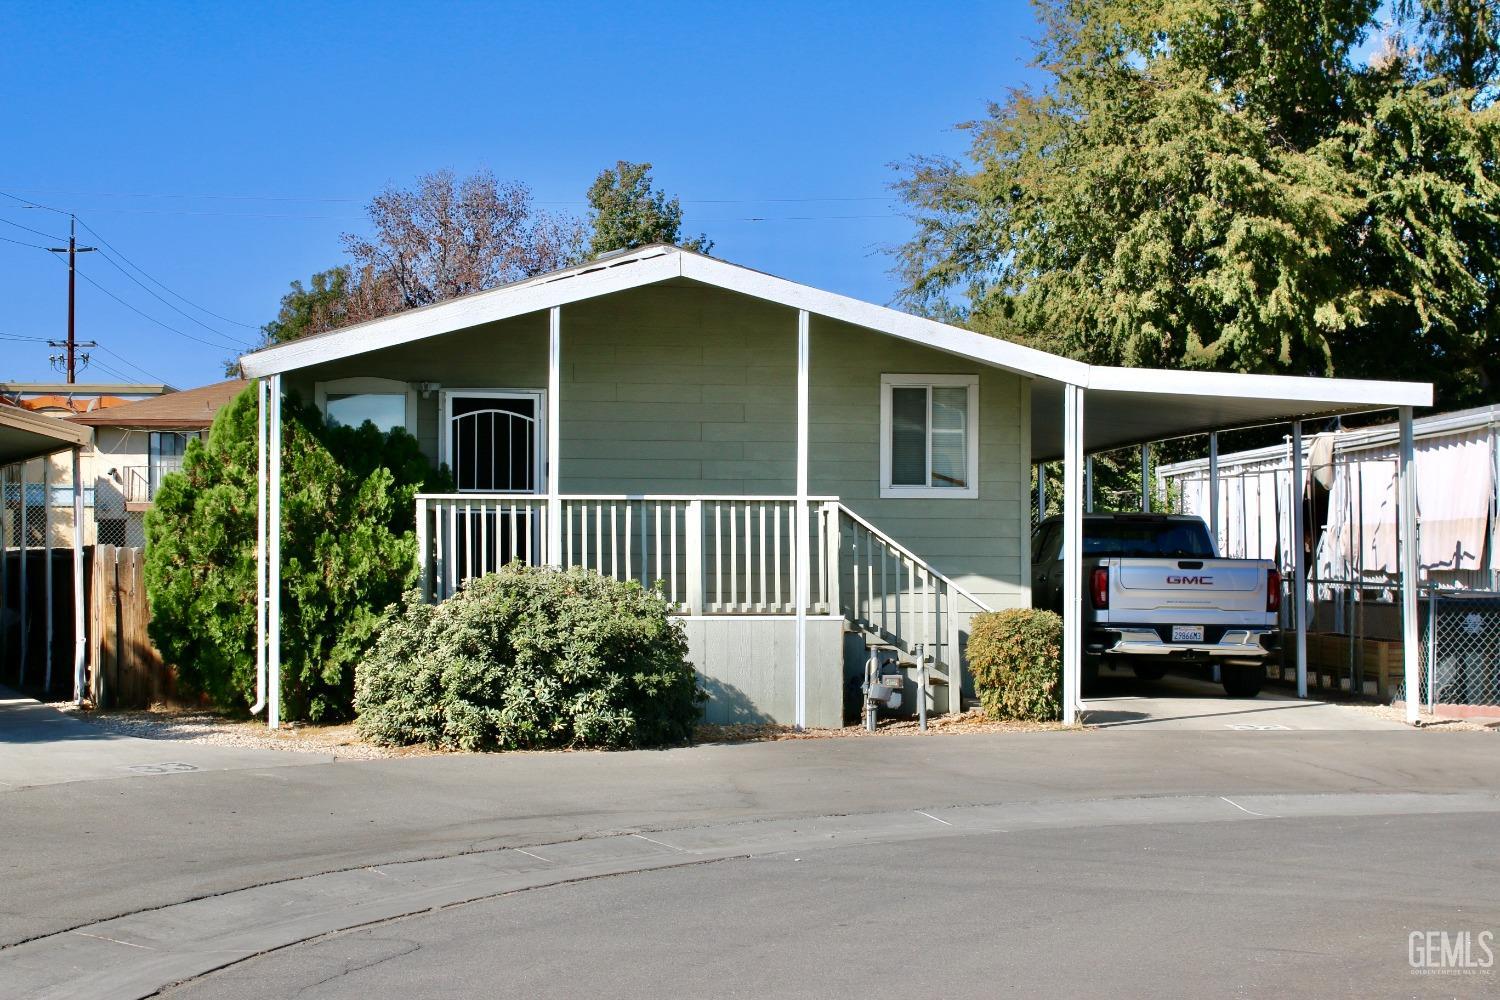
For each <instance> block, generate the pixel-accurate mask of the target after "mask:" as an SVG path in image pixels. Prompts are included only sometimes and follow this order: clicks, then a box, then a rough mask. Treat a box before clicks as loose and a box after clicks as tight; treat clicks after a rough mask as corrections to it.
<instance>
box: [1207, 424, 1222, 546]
mask: <svg viewBox="0 0 1500 1000" xmlns="http://www.w3.org/2000/svg"><path fill="white" fill-rule="evenodd" d="M1208 533H1209V536H1210V537H1211V538H1213V540H1214V548H1215V549H1218V548H1219V432H1218V431H1210V432H1209V435H1208ZM1223 554H1224V553H1223V551H1222V550H1221V551H1220V552H1219V555H1221V556H1222V555H1223Z"/></svg>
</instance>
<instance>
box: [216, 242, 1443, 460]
mask: <svg viewBox="0 0 1500 1000" xmlns="http://www.w3.org/2000/svg"><path fill="white" fill-rule="evenodd" d="M683 280H687V281H693V282H699V283H701V284H705V285H710V286H713V287H716V288H722V289H725V290H728V291H733V292H738V293H741V294H744V295H748V296H752V297H754V298H758V299H762V300H765V301H769V302H775V303H778V304H781V305H784V306H787V307H789V308H793V309H805V310H807V311H808V312H809V313H811V314H813V315H816V316H824V317H828V318H830V319H835V320H839V321H842V322H845V323H850V324H852V325H855V326H861V327H865V328H866V329H869V330H873V331H876V332H879V333H883V334H886V335H888V336H892V337H898V338H900V339H903V340H910V341H914V342H916V343H920V344H925V345H927V346H929V347H932V348H936V349H937V350H941V351H945V352H947V353H949V354H953V355H956V356H959V357H963V358H968V359H972V360H974V361H979V362H981V363H983V364H987V365H991V366H994V367H996V368H1001V369H1005V370H1007V371H1012V372H1015V373H1017V374H1020V375H1024V376H1027V377H1030V378H1031V379H1033V385H1032V403H1031V447H1032V458H1033V460H1037V461H1041V460H1050V459H1054V458H1056V457H1058V456H1059V455H1061V454H1062V414H1063V406H1062V396H1063V392H1062V390H1063V386H1064V385H1069V384H1071V385H1077V386H1081V387H1083V388H1084V389H1086V390H1087V393H1086V395H1085V415H1084V448H1085V450H1087V451H1103V450H1107V449H1109V448H1116V447H1124V446H1126V445H1130V444H1137V443H1140V442H1143V441H1154V440H1161V439H1164V438H1172V437H1180V436H1183V435H1186V434H1194V433H1203V432H1207V431H1211V430H1223V429H1227V428H1231V427H1244V426H1251V425H1255V424H1265V423H1273V422H1277V421H1283V420H1291V419H1297V418H1306V417H1316V416H1324V415H1330V414H1335V413H1347V412H1351V411H1358V410H1371V409H1381V408H1387V407H1393V406H1431V405H1432V386H1431V385H1430V384H1428V383H1425V382H1375V381H1365V380H1355V379H1326V378H1297V377H1289V376H1279V375H1241V374H1233V373H1222V372H1189V371H1164V370H1158V369H1150V368H1109V367H1101V366H1097V365H1088V364H1084V363H1082V362H1079V361H1074V360H1071V359H1069V358H1063V357H1059V356H1057V355H1054V354H1049V353H1047V352H1045V351H1039V350H1036V349H1034V348H1030V347H1024V346H1022V345H1020V344H1013V343H1010V342H1009V341H1005V340H1000V339H998V338H995V337H989V336H986V335H984V334H981V333H975V332H974V331H972V330H965V329H963V328H961V327H956V326H952V325H949V324H947V323H939V322H937V321H936V320H931V319H926V318H924V317H920V316H913V315H911V314H909V313H904V312H901V311H899V310H896V309H891V308H888V307H886V306H879V305H874V304H872V303H869V302H863V301H860V300H859V299H854V298H850V297H848V296H845V295H839V294H836V293H834V292H827V291H823V290H821V289H817V288H812V287H810V286H808V285H801V284H798V283H796V282H794V281H788V280H786V279H785V278H778V277H776V276H774V275H770V274H765V273H763V272H760V271H755V270H752V269H750V268H747V267H741V266H739V265H737V264H731V263H728V262H727V261H722V260H717V259H715V258H712V257H705V256H703V255H701V254H697V253H693V252H691V251H688V250H683V249H682V248H680V247H675V246H668V245H662V244H657V245H652V246H648V247H642V248H640V249H638V250H634V251H630V252H627V253H619V254H614V255H609V256H606V257H602V258H599V259H596V260H592V261H589V262H587V263H584V264H580V265H577V266H575V267H570V268H564V269H562V270H559V271H554V272H551V273H549V274H544V275H540V276H538V277H535V278H528V279H526V280H524V281H518V282H515V283H512V284H509V285H504V286H502V287H500V288H494V289H491V290H489V291H485V292H477V293H475V294H473V295H466V296H463V297H461V298H457V299H451V300H449V301H446V302H440V303H437V304H435V305H431V306H426V307H424V308H421V309H413V310H410V311H407V312H403V313H398V314H396V315H394V316H388V317H385V318H384V319H378V320H373V321H371V322H368V323H361V324H358V325H356V326H350V327H345V328H343V329H341V330H335V331H332V332H330V333H325V334H320V335H318V336H313V337H306V338H303V339H301V340H295V341H292V342H290V343H286V344H279V345H277V346H275V347H269V348H266V349H264V350H261V351H256V352H255V353H253V354H247V355H245V357H244V358H242V359H241V365H242V366H243V368H244V371H245V374H246V375H248V376H251V377H259V376H262V375H271V374H276V373H280V372H288V371H295V370H297V369H300V368H305V367H308V366H311V365H316V364H321V363H323V362H327V361H334V360H337V359H340V358H346V357H352V356H354V355H358V354H364V353H368V352H371V351H377V350H381V349H383V348H387V347H393V346H396V345H398V344H404V343H410V342H412V341H416V340H422V339H425V338H428V337H435V336H441V335H442V334H445V333H452V332H455V331H457V330H462V329H466V328H469V327H473V326H477V325H479V324H482V323H490V322H494V321H496V320H502V319H508V318H510V317H513V316H521V315H524V314H527V313H534V312H539V311H541V310H544V309H549V308H551V307H553V306H562V305H567V304H568V303H570V302H578V301H582V300H584V299H589V298H595V297H598V296H602V295H609V294H612V293H615V292H621V291H625V290H627V289H631V288H639V287H643V286H646V285H652V284H659V283H662V282H667V281H679V282H680V281H683Z"/></svg>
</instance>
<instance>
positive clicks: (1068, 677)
mask: <svg viewBox="0 0 1500 1000" xmlns="http://www.w3.org/2000/svg"><path fill="white" fill-rule="evenodd" d="M1084 478H1085V467H1084V457H1083V387H1082V386H1078V385H1067V386H1064V387H1063V662H1062V688H1063V691H1062V694H1063V705H1062V716H1063V724H1064V725H1072V724H1073V723H1075V722H1077V721H1078V709H1079V707H1080V694H1081V688H1082V684H1083V508H1084V502H1083V485H1084V482H1083V481H1084Z"/></svg>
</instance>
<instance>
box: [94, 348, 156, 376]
mask: <svg viewBox="0 0 1500 1000" xmlns="http://www.w3.org/2000/svg"><path fill="white" fill-rule="evenodd" d="M95 346H96V347H97V348H98V349H99V350H101V351H103V352H104V353H105V354H108V355H109V356H110V357H112V358H116V359H118V360H120V361H122V362H124V363H125V364H127V365H129V366H130V367H132V368H134V369H135V370H136V371H138V372H140V373H141V374H142V375H144V376H146V377H147V378H149V379H152V380H153V381H156V382H161V383H163V384H165V383H166V381H167V380H166V379H164V378H162V377H161V376H160V375H157V374H155V373H153V372H149V371H147V370H146V369H144V368H142V367H141V366H140V365H138V364H136V363H135V362H134V361H131V360H130V359H129V358H127V357H125V356H124V355H121V354H116V353H115V352H114V351H111V350H110V349H109V348H107V347H105V346H104V345H103V344H97V345H95Z"/></svg>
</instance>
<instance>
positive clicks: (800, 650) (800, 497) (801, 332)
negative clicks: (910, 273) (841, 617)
mask: <svg viewBox="0 0 1500 1000" xmlns="http://www.w3.org/2000/svg"><path fill="white" fill-rule="evenodd" d="M808 340H809V337H808V317H807V310H806V309H799V310H798V311H797V508H796V518H795V521H796V531H797V535H796V544H795V546H794V548H793V552H794V553H795V554H796V565H797V582H796V589H797V595H796V596H797V669H796V685H797V692H796V711H795V719H794V724H795V725H796V727H797V728H798V729H805V728H807V603H808V598H809V595H810V592H811V590H812V559H811V556H812V551H811V549H812V540H811V535H812V530H811V529H812V526H811V524H810V523H809V519H808V513H807V478H808V477H807V448H808V444H807V442H808V431H807V417H808V408H809V399H810V391H809V382H808V363H809V354H810V352H809V345H808Z"/></svg>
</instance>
